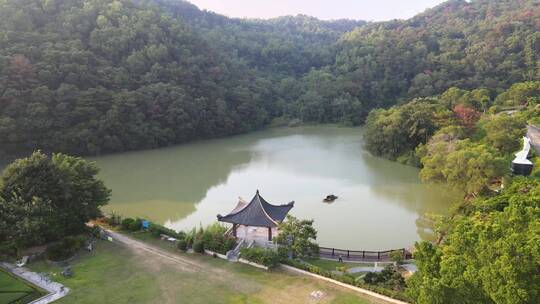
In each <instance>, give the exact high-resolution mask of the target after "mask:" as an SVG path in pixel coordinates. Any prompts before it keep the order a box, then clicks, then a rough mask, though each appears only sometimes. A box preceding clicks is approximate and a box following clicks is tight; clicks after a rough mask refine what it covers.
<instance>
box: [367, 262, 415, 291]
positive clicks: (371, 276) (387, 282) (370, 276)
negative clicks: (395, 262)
mask: <svg viewBox="0 0 540 304" xmlns="http://www.w3.org/2000/svg"><path fill="white" fill-rule="evenodd" d="M363 281H364V282H365V283H366V284H370V285H379V286H384V287H385V288H388V289H392V290H396V291H403V290H404V289H405V286H406V284H405V279H404V278H403V277H402V276H401V274H400V273H399V272H398V271H397V270H396V268H395V267H394V266H392V265H390V266H387V267H385V268H384V269H383V270H382V271H381V272H380V273H377V272H368V273H366V275H365V276H364V278H363Z"/></svg>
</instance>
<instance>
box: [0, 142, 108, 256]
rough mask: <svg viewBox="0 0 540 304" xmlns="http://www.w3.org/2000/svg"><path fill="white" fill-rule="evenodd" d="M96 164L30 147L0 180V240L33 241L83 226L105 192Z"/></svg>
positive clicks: (20, 243) (18, 243)
mask: <svg viewBox="0 0 540 304" xmlns="http://www.w3.org/2000/svg"><path fill="white" fill-rule="evenodd" d="M97 173H98V169H97V167H96V166H95V165H94V164H93V163H90V162H87V161H85V160H83V159H81V158H76V157H71V156H67V155H64V154H53V155H52V156H51V157H49V156H47V155H45V154H43V153H41V152H35V153H33V154H32V155H31V156H30V157H27V158H23V159H18V160H16V161H14V162H13V163H12V164H10V165H9V166H8V167H7V168H6V169H5V170H4V173H3V175H2V177H1V179H0V211H1V212H0V223H2V224H1V225H2V229H1V231H0V242H2V243H4V242H5V243H4V244H6V243H9V244H14V245H16V246H29V245H39V244H42V243H44V242H47V241H54V240H58V239H61V238H63V237H64V236H68V235H72V234H75V233H79V232H81V231H83V229H84V227H85V224H86V222H87V221H88V220H89V219H93V218H96V217H98V216H99V215H100V214H101V213H100V209H99V207H100V206H103V205H105V204H106V203H107V202H108V200H109V196H110V190H108V189H107V188H106V187H105V185H104V184H103V182H102V181H100V180H98V179H97V178H96V175H97Z"/></svg>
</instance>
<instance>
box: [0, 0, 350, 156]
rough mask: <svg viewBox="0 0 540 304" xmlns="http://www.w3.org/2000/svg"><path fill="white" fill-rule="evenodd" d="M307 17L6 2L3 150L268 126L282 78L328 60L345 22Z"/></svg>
mask: <svg viewBox="0 0 540 304" xmlns="http://www.w3.org/2000/svg"><path fill="white" fill-rule="evenodd" d="M160 2H162V3H161V4H160ZM183 9H185V10H186V12H185V13H183V14H182V15H180V14H179V12H183V11H182V10H183ZM291 20H297V21H298V22H296V23H295V24H297V26H296V28H292V27H291V26H289V25H287V24H286V23H287V22H290V21H291ZM308 21H309V22H311V23H312V26H314V27H315V28H316V27H317V24H316V23H317V21H316V20H314V19H309V18H306V21H305V22H304V18H303V17H299V18H298V19H296V18H290V19H283V22H281V21H279V20H272V21H268V22H256V21H246V22H244V21H241V20H235V19H228V18H225V17H222V16H218V15H215V14H213V13H208V12H202V11H199V10H197V9H196V8H194V7H193V6H190V5H187V4H186V3H184V2H173V1H168V2H167V3H165V2H163V1H159V2H153V1H136V2H134V1H129V0H118V1H108V0H74V1H60V0H47V1H43V0H21V1H19V0H17V1H15V0H1V1H0V30H1V31H0V70H1V71H2V73H1V77H2V78H1V82H0V83H1V85H2V87H1V90H0V104H1V107H0V142H1V143H2V145H1V146H0V149H1V150H3V152H7V153H13V152H18V151H21V150H22V151H25V150H31V149H36V148H42V149H45V150H47V151H50V150H54V151H64V152H70V153H76V154H97V153H104V152H112V151H122V150H128V149H138V148H152V147H158V146H164V145H169V144H173V143H181V142H185V141H188V140H193V139H200V138H210V137H217V136H225V135H229V134H235V133H240V132H246V131H250V130H254V129H257V128H260V127H262V126H264V125H266V124H267V123H268V122H269V121H270V119H271V118H273V117H276V116H279V115H282V108H283V107H282V106H281V105H279V103H278V102H277V101H276V96H279V92H276V91H277V90H278V88H277V87H278V85H279V82H280V81H281V79H282V78H284V76H283V75H286V76H287V75H296V74H301V73H303V72H304V71H307V70H309V69H311V67H312V65H313V67H315V68H316V67H319V66H320V62H323V61H321V58H325V59H326V58H329V59H328V60H329V61H328V62H326V61H324V62H323V63H330V62H332V59H331V58H332V56H331V55H329V54H330V52H329V51H327V50H326V49H329V48H331V46H332V44H333V42H335V41H336V40H337V39H338V37H339V35H340V33H339V31H340V28H339V26H338V27H337V28H336V29H331V28H324V27H321V33H319V32H318V30H317V29H314V30H313V31H305V30H303V29H302V28H301V25H303V24H307V23H308ZM326 24H330V23H325V22H321V25H326ZM278 25H279V26H278ZM283 28H292V29H291V30H290V31H282V29H283ZM349 28H350V27H349ZM349 28H347V29H349ZM287 42H291V44H287ZM300 45H302V46H303V47H302V48H300V47H298V46H300ZM310 48H312V49H310ZM277 63H279V64H280V65H281V66H278V64H277ZM288 63H290V64H291V67H288V66H287V64H288ZM315 63H317V64H319V66H315ZM292 65H294V66H292ZM291 81H293V82H294V81H295V80H294V77H293V78H292V79H291Z"/></svg>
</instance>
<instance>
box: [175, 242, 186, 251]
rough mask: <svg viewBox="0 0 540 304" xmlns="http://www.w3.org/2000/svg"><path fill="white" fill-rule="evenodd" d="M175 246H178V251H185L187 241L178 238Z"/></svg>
mask: <svg viewBox="0 0 540 304" xmlns="http://www.w3.org/2000/svg"><path fill="white" fill-rule="evenodd" d="M176 246H177V247H178V250H180V251H184V252H185V251H187V249H188V243H187V241H186V240H179V241H178V243H177V244H176Z"/></svg>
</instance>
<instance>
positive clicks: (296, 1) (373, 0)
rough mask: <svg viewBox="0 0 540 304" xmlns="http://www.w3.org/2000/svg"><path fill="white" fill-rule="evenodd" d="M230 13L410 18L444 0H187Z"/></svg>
mask: <svg viewBox="0 0 540 304" xmlns="http://www.w3.org/2000/svg"><path fill="white" fill-rule="evenodd" d="M188 1H189V2H191V3H193V4H195V5H197V6H198V7H199V8H200V9H206V10H209V11H213V12H216V13H219V14H223V15H226V16H229V17H249V18H273V17H278V16H284V15H297V14H305V15H310V16H314V17H317V18H319V19H324V20H330V19H356V20H367V21H384V20H390V19H407V18H410V17H412V16H414V15H416V14H417V13H420V12H423V11H424V10H426V9H427V8H431V7H434V6H436V5H437V4H440V3H442V2H444V1H443V0H188Z"/></svg>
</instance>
